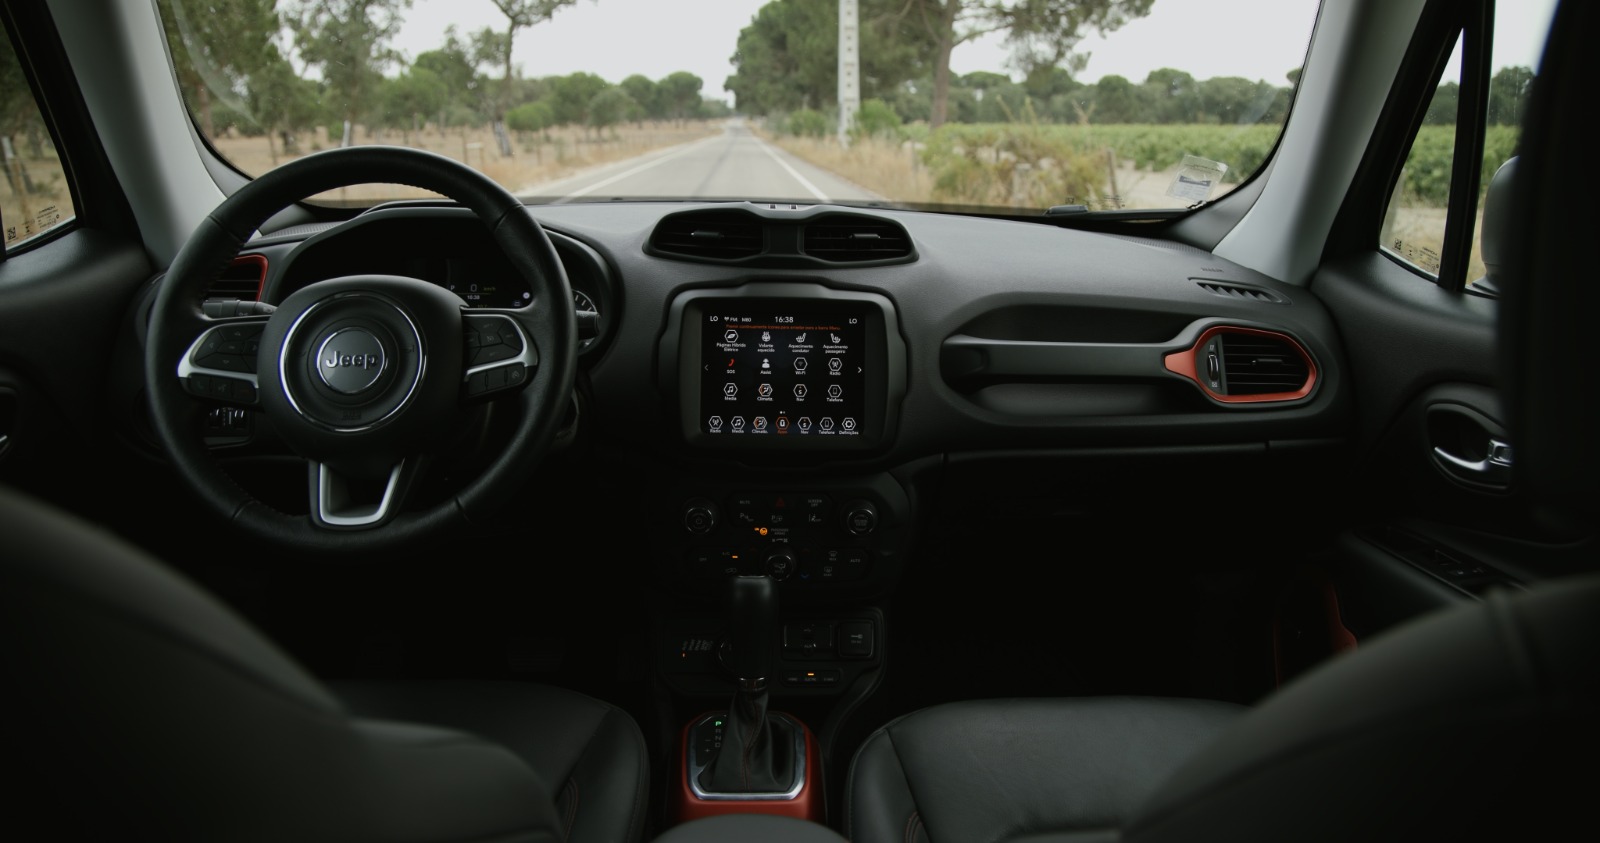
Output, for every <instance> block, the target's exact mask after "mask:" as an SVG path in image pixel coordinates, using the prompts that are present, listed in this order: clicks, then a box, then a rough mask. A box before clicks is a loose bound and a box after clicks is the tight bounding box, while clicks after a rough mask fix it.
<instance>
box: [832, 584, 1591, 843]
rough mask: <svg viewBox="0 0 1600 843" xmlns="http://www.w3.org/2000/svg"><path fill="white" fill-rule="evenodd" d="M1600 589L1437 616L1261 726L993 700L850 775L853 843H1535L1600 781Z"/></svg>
mask: <svg viewBox="0 0 1600 843" xmlns="http://www.w3.org/2000/svg"><path fill="white" fill-rule="evenodd" d="M1597 665H1600V577H1592V576H1591V577H1586V578H1581V579H1575V580H1567V581H1560V582H1557V583H1554V584H1552V585H1551V586H1549V587H1545V588H1541V589H1535V590H1532V591H1529V592H1526V593H1522V594H1518V595H1514V596H1513V595H1509V594H1496V595H1494V596H1491V597H1490V598H1489V599H1487V600H1486V601H1485V602H1484V603H1483V604H1482V605H1474V606H1467V607H1464V608H1463V609H1461V610H1457V611H1451V612H1448V613H1444V614H1442V615H1438V616H1432V617H1429V618H1427V619H1426V620H1425V621H1422V622H1420V623H1417V624H1414V625H1412V626H1410V627H1408V628H1406V629H1404V630H1397V631H1396V632H1395V633H1394V634H1391V635H1388V636H1385V637H1384V638H1383V639H1381V640H1375V641H1374V642H1372V643H1370V644H1368V645H1365V646H1363V648H1362V650H1361V651H1360V652H1359V653H1358V654H1356V655H1352V656H1348V657H1345V658H1342V659H1339V660H1337V661H1336V662H1334V663H1333V664H1331V665H1329V666H1327V667H1325V668H1323V669H1320V670H1318V671H1316V672H1314V673H1313V674H1312V675H1309V676H1307V677H1306V678H1305V679H1304V680H1303V681H1300V682H1298V683H1295V684H1293V685H1291V686H1289V687H1287V688H1285V689H1284V690H1282V691H1280V692H1279V693H1278V694H1276V695H1274V696H1273V697H1272V698H1271V699H1270V700H1269V701H1268V702H1267V703H1265V704H1263V705H1262V706H1261V707H1259V708H1257V709H1254V710H1246V709H1240V708H1238V707H1236V706H1229V705H1226V704H1222V703H1211V702H1206V701H1202V700H1140V699H1133V700H1129V699H1116V698H1104V699H1099V698H1096V699H1080V700H995V701H978V702H964V703H953V704H950V705H944V706H936V707H934V708H931V709H925V710H923V711H919V712H915V713H913V714H910V715H907V716H905V717H902V718H900V719H899V720H896V721H894V722H892V723H890V724H889V725H887V726H885V727H884V728H883V729H881V730H879V731H878V732H876V733H875V734H874V735H872V736H871V737H870V738H868V740H867V742H866V744H865V745H864V746H863V747H862V749H861V750H860V752H859V753H857V756H856V760H855V763H854V765H853V768H852V770H851V774H850V782H849V785H848V788H849V805H848V806H847V817H846V823H847V825H846V831H847V832H848V834H849V836H850V839H851V840H852V841H854V843H876V841H897V843H911V842H912V841H918V840H923V841H927V840H932V841H961V840H982V841H1018V840H1027V841H1044V840H1061V841H1066V840H1073V841H1085V840H1100V839H1106V840H1113V839H1122V840H1129V841H1134V840H1219V841H1220V840H1227V841H1245V840H1262V841H1268V840H1295V841H1317V840H1329V841H1334V840H1352V839H1362V840H1374V839H1386V840H1421V839H1453V838H1455V839H1483V837H1482V836H1481V835H1483V834H1485V833H1487V832H1490V831H1493V832H1496V833H1501V834H1506V835H1510V836H1511V837H1512V838H1514V839H1536V836H1537V834H1538V833H1539V832H1541V831H1554V830H1557V829H1560V828H1561V827H1562V824H1563V823H1564V822H1570V821H1575V818H1576V816H1577V815H1578V812H1579V811H1581V810H1583V806H1585V805H1587V804H1588V802H1587V800H1588V799H1589V798H1590V796H1589V794H1592V792H1593V789H1594V788H1595V786H1596V784H1597V783H1600V776H1597V773H1596V767H1595V765H1594V764H1593V759H1594V758H1596V757H1597V756H1596V754H1595V753H1596V750H1597V749H1600V670H1597V669H1596V667H1597Z"/></svg>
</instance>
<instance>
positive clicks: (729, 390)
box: [722, 383, 739, 398]
mask: <svg viewBox="0 0 1600 843" xmlns="http://www.w3.org/2000/svg"><path fill="white" fill-rule="evenodd" d="M722 394H723V395H726V396H727V397H729V398H732V397H734V396H735V395H738V394H739V385H738V384H736V383H727V384H723V385H722Z"/></svg>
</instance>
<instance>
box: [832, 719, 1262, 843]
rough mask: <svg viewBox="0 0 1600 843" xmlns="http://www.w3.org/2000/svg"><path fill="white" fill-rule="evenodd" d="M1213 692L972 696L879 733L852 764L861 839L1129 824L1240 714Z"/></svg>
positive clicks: (853, 812) (852, 822) (850, 824)
mask: <svg viewBox="0 0 1600 843" xmlns="http://www.w3.org/2000/svg"><path fill="white" fill-rule="evenodd" d="M1246 710H1247V709H1245V708H1244V707H1243V706H1238V705H1233V704H1230V703H1223V702H1209V701H1205V700H1169V699H1128V698H1117V697H1104V698H1101V697H1096V698H1085V699H1064V700H1041V699H1011V700H974V701H967V702H957V703H949V704H947V705H941V706H935V707H933V708H929V709H924V710H922V711H918V712H915V713H913V714H909V715H906V716H904V717H901V718H899V719H897V720H894V721H892V722H890V723H889V724H888V725H887V726H884V727H883V728H882V729H879V730H878V731H877V732H875V733H874V734H873V735H872V736H871V737H869V738H868V739H867V741H866V743H865V744H863V745H862V747H861V749H860V751H859V752H857V753H856V757H855V761H854V763H853V764H852V765H851V768H850V794H851V798H850V803H849V809H848V814H849V815H848V817H846V820H845V826H844V831H845V833H846V834H847V835H848V836H849V837H850V839H851V840H854V841H874V840H896V841H904V843H916V841H928V840H1008V839H1015V838H1017V837H1019V836H1025V835H1028V834H1033V833H1038V832H1047V831H1065V830H1071V831H1073V832H1078V833H1085V834H1089V833H1094V832H1096V831H1103V830H1112V831H1114V830H1115V829H1117V828H1120V827H1121V826H1122V825H1123V824H1124V823H1125V822H1126V820H1127V818H1128V817H1129V816H1130V815H1131V814H1132V812H1133V809H1134V808H1135V807H1137V806H1138V805H1139V803H1141V802H1143V801H1145V800H1146V799H1147V798H1149V797H1150V795H1151V794H1152V793H1153V792H1154V790H1155V788H1156V786H1157V785H1158V784H1159V783H1160V782H1161V781H1162V780H1163V779H1165V778H1166V777H1167V775H1169V774H1170V773H1172V771H1173V770H1175V769H1177V767H1178V765H1179V764H1181V763H1182V762H1184V761H1186V760H1187V759H1188V758H1189V757H1190V756H1192V755H1194V754H1195V752H1196V751H1197V750H1199V749H1200V748H1202V747H1204V746H1205V745H1207V744H1208V743H1210V742H1211V740H1212V739H1213V738H1215V737H1216V735H1217V734H1218V733H1219V732H1221V731H1222V730H1223V729H1224V728H1226V727H1227V726H1228V725H1230V724H1232V723H1233V722H1234V721H1235V720H1237V719H1239V717H1240V716H1242V715H1243V714H1244V713H1245V711H1246Z"/></svg>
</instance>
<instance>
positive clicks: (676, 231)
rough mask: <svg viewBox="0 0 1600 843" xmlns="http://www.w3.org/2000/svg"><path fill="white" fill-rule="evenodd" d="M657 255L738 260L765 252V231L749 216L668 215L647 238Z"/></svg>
mask: <svg viewBox="0 0 1600 843" xmlns="http://www.w3.org/2000/svg"><path fill="white" fill-rule="evenodd" d="M650 246H651V247H652V248H654V249H655V250H656V251H658V252H663V253H666V254H671V255H683V256H685V257H691V258H709V259H711V260H725V261H731V260H741V259H743V258H749V257H755V256H756V255H759V254H761V253H762V252H763V251H765V250H766V232H765V229H764V227H763V225H762V222H761V220H760V219H759V218H757V217H755V216H752V215H750V214H740V213H728V212H726V211H712V212H710V213H689V214H678V215H676V216H670V217H667V218H666V219H664V220H662V221H661V223H660V224H659V225H657V226H656V230H655V231H654V232H652V233H651V235H650Z"/></svg>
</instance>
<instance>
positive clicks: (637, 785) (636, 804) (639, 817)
mask: <svg viewBox="0 0 1600 843" xmlns="http://www.w3.org/2000/svg"><path fill="white" fill-rule="evenodd" d="M623 724H624V725H626V726H627V727H628V728H630V729H631V730H632V731H633V734H634V736H635V737H637V738H638V739H639V745H640V746H643V745H644V733H643V732H641V731H639V724H638V723H635V722H634V720H633V718H632V717H629V718H627V719H626V720H624V721H623ZM649 770H650V753H649V750H648V749H646V751H645V757H644V770H643V771H642V772H643V774H642V775H636V776H634V777H633V802H632V803H631V805H632V807H631V811H632V813H631V814H630V815H629V817H628V837H627V839H628V840H630V841H632V840H638V839H639V838H641V837H643V836H644V815H645V805H644V801H643V800H642V799H640V796H641V795H643V793H644V780H645V779H646V778H647V777H648V775H649ZM635 772H640V771H635Z"/></svg>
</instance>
